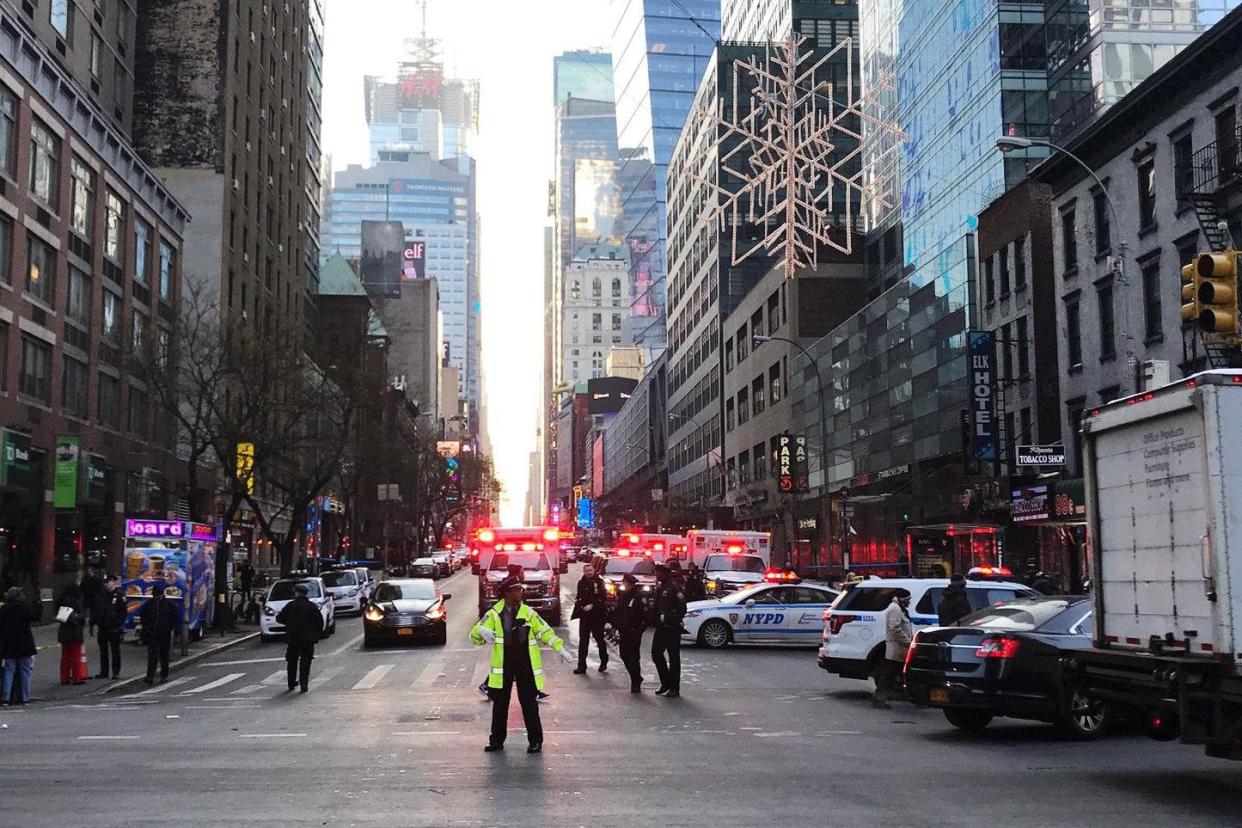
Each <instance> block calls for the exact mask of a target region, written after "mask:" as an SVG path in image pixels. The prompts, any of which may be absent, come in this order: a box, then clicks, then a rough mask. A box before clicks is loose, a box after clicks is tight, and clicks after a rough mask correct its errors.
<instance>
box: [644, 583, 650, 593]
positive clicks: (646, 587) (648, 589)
mask: <svg viewBox="0 0 1242 828" xmlns="http://www.w3.org/2000/svg"><path fill="white" fill-rule="evenodd" d="M643 592H651V584H643Z"/></svg>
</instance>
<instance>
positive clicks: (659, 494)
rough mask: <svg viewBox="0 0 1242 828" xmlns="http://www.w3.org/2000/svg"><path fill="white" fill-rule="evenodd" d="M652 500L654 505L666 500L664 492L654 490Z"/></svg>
mask: <svg viewBox="0 0 1242 828" xmlns="http://www.w3.org/2000/svg"><path fill="white" fill-rule="evenodd" d="M651 500H652V502H653V503H659V502H660V501H662V500H664V490H663V489H652V490H651Z"/></svg>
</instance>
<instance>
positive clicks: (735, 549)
mask: <svg viewBox="0 0 1242 828" xmlns="http://www.w3.org/2000/svg"><path fill="white" fill-rule="evenodd" d="M742 549H743V547H742V545H741V544H740V543H737V542H734V543H730V544H729V545H728V546H726V547H725V552H727V553H729V554H730V555H739V554H741V552H742Z"/></svg>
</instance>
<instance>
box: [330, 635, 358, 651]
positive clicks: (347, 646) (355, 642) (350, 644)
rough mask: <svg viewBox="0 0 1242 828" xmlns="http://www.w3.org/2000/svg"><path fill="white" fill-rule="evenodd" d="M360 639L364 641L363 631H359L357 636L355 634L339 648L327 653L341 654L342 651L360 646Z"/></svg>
mask: <svg viewBox="0 0 1242 828" xmlns="http://www.w3.org/2000/svg"><path fill="white" fill-rule="evenodd" d="M360 641H362V633H358V634H357V635H356V636H354V637H353V638H351V639H349V640H348V641H346V642H345V643H344V644H342V645H341V646H340V647H337V648H336V649H335V650H333V651H332V652H330V653H327V655H330V656H334V655H340V654H341V653H343V652H345V651H346V650H348V649H350V648H351V647H356V646H358V643H359V642H360Z"/></svg>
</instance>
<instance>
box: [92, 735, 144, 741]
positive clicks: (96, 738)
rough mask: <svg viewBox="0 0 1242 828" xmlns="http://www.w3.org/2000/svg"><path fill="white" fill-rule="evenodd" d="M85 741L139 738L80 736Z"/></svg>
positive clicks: (133, 737)
mask: <svg viewBox="0 0 1242 828" xmlns="http://www.w3.org/2000/svg"><path fill="white" fill-rule="evenodd" d="M78 738H79V739H81V740H83V741H105V740H113V739H137V738H138V737H137V736H79V737H78Z"/></svg>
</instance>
